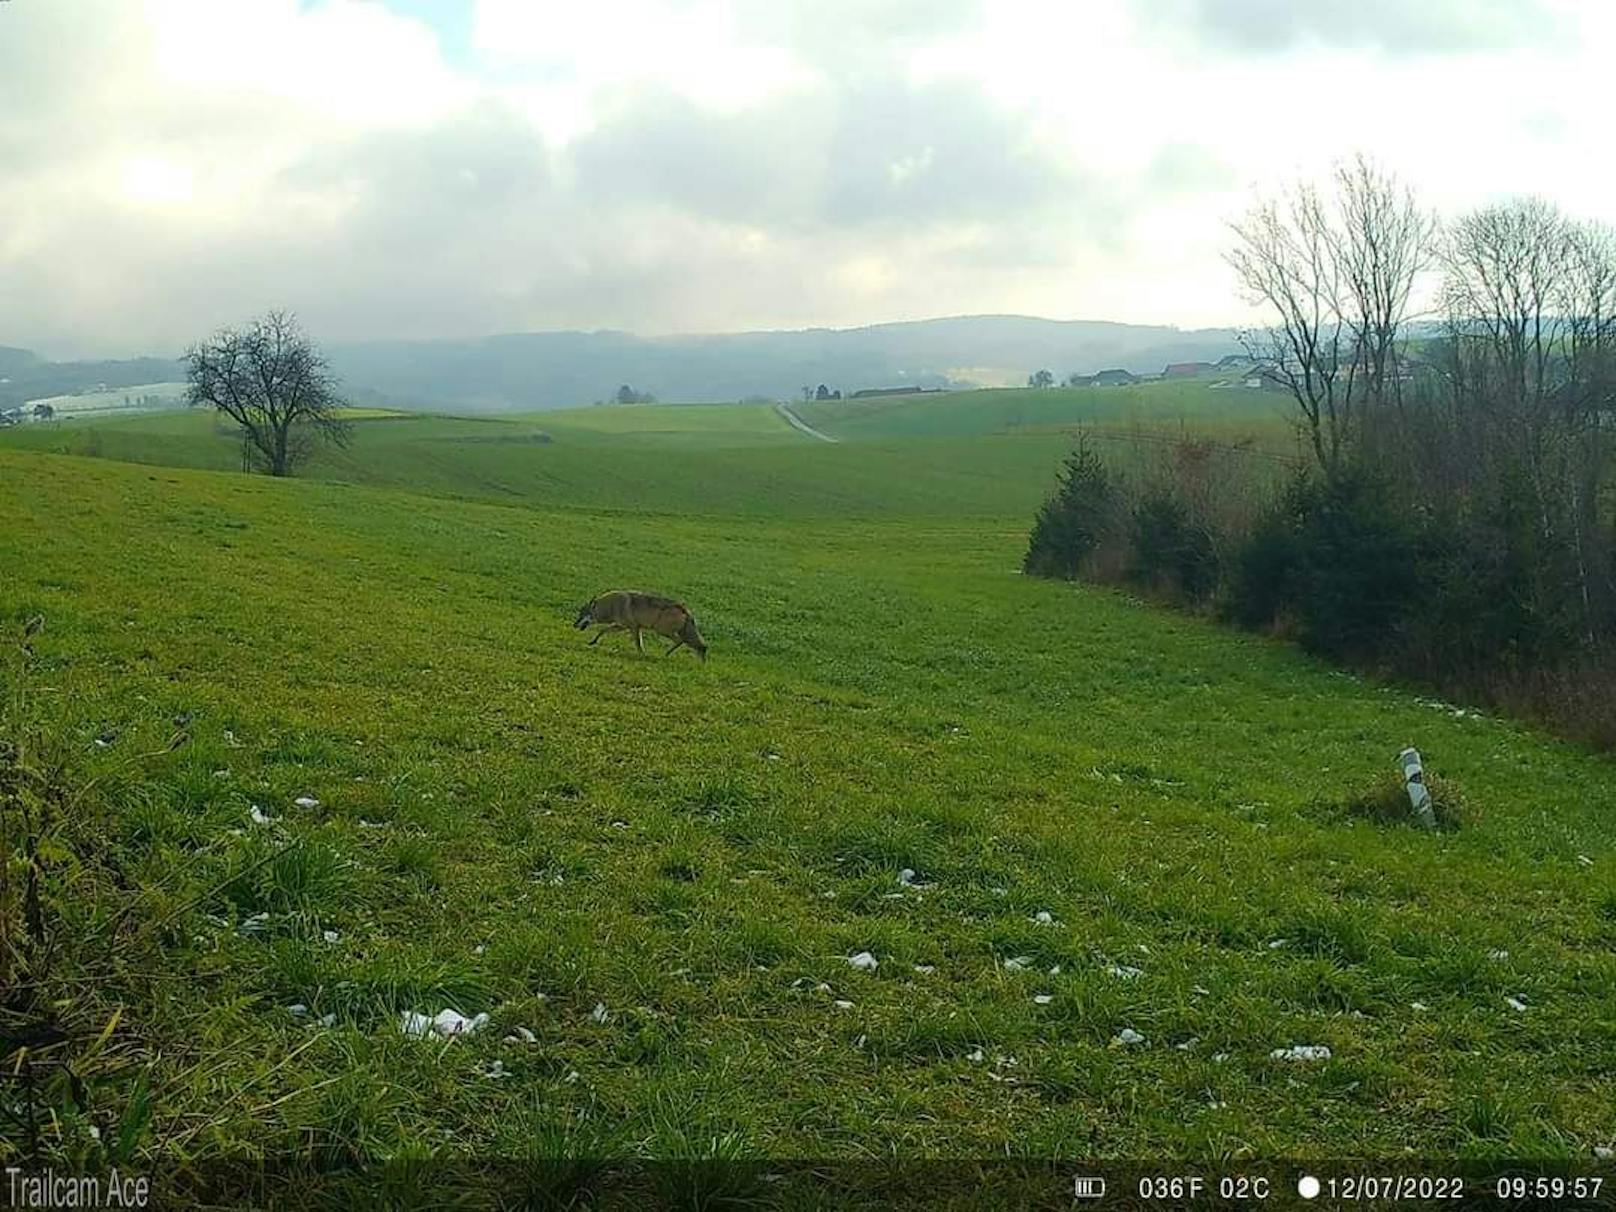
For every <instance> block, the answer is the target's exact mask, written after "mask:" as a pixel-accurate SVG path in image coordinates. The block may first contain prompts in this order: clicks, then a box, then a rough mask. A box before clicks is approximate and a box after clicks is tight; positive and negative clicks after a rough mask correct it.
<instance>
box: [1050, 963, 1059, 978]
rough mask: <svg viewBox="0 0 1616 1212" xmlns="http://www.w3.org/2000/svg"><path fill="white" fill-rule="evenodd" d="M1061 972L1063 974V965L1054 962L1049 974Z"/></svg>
mask: <svg viewBox="0 0 1616 1212" xmlns="http://www.w3.org/2000/svg"><path fill="white" fill-rule="evenodd" d="M1060 974H1061V966H1060V965H1059V964H1053V965H1051V966H1050V969H1049V975H1050V976H1059V975H1060Z"/></svg>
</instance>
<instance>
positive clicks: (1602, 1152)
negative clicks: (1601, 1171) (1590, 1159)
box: [1594, 1145, 1616, 1161]
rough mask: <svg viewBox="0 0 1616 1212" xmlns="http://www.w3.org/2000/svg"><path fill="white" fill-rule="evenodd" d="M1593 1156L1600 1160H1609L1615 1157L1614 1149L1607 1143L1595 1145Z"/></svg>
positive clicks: (1615, 1150) (1615, 1151)
mask: <svg viewBox="0 0 1616 1212" xmlns="http://www.w3.org/2000/svg"><path fill="white" fill-rule="evenodd" d="M1594 1156H1595V1157H1597V1158H1598V1159H1599V1160H1600V1161H1609V1160H1610V1159H1611V1158H1613V1157H1616V1149H1612V1148H1611V1147H1610V1146H1609V1145H1595V1146H1594Z"/></svg>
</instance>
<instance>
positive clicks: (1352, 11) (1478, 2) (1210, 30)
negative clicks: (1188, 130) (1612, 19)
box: [1139, 0, 1561, 54]
mask: <svg viewBox="0 0 1616 1212" xmlns="http://www.w3.org/2000/svg"><path fill="white" fill-rule="evenodd" d="M1139 11H1140V14H1141V16H1142V17H1144V18H1145V19H1146V20H1147V21H1148V22H1149V23H1150V24H1151V26H1152V27H1153V28H1154V29H1156V30H1159V31H1160V30H1168V29H1172V28H1175V27H1177V28H1180V29H1183V28H1185V27H1187V28H1188V30H1189V32H1191V34H1192V35H1195V34H1198V35H1202V36H1205V37H1206V38H1208V39H1210V40H1211V41H1212V42H1214V43H1216V44H1219V45H1221V46H1222V47H1223V48H1225V49H1233V50H1245V51H1261V52H1273V51H1282V50H1286V49H1289V48H1292V47H1296V46H1300V45H1309V44H1311V45H1317V46H1337V47H1371V48H1374V49H1377V50H1382V51H1388V52H1390V53H1392V54H1424V53H1442V52H1454V51H1470V50H1482V49H1495V48H1500V47H1509V46H1517V45H1521V44H1530V43H1537V42H1541V41H1546V40H1548V39H1550V38H1552V37H1554V36H1555V35H1556V34H1558V33H1559V32H1560V29H1561V27H1560V22H1559V20H1558V14H1557V13H1556V11H1555V10H1554V9H1553V8H1552V7H1550V6H1549V5H1547V4H1543V3H1540V2H1538V0H1418V2H1417V3H1415V2H1411V0H1351V3H1347V4H1342V3H1339V2H1338V0H1143V2H1142V3H1141V4H1140V9H1139Z"/></svg>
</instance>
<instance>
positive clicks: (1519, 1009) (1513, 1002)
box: [1504, 997, 1526, 1014]
mask: <svg viewBox="0 0 1616 1212" xmlns="http://www.w3.org/2000/svg"><path fill="white" fill-rule="evenodd" d="M1504 1004H1505V1005H1506V1006H1508V1007H1509V1008H1510V1009H1511V1010H1513V1011H1515V1013H1517V1014H1525V1013H1526V1003H1525V1002H1523V1001H1522V1000H1521V999H1520V998H1518V997H1506V998H1505V999H1504Z"/></svg>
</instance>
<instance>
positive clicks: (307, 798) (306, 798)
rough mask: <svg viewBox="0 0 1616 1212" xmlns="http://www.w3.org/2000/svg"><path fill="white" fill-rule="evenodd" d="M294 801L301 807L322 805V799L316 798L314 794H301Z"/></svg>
mask: <svg viewBox="0 0 1616 1212" xmlns="http://www.w3.org/2000/svg"><path fill="white" fill-rule="evenodd" d="M292 803H294V804H296V805H297V806H298V807H299V808H318V807H319V806H320V801H319V800H317V799H315V798H314V797H313V796H312V795H300V796H298V797H297V798H296V799H295V800H293V801H292Z"/></svg>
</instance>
